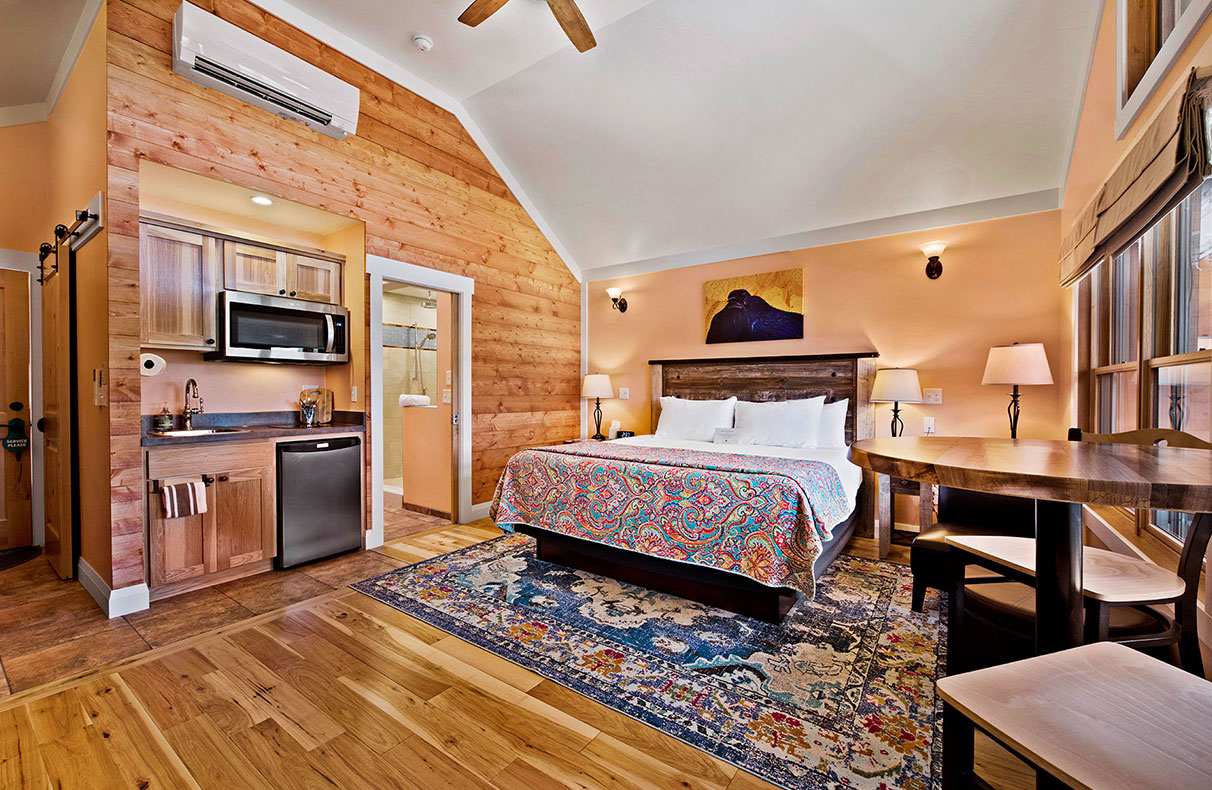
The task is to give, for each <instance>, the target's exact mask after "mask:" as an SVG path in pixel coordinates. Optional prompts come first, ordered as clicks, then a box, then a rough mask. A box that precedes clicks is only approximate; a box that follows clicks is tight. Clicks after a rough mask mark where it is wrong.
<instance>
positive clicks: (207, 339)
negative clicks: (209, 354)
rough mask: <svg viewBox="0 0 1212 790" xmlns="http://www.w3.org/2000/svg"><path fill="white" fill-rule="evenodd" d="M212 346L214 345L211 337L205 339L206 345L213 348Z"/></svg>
mask: <svg viewBox="0 0 1212 790" xmlns="http://www.w3.org/2000/svg"><path fill="white" fill-rule="evenodd" d="M214 344H215V339H214V338H213V337H208V338H206V345H208V346H213V345H214Z"/></svg>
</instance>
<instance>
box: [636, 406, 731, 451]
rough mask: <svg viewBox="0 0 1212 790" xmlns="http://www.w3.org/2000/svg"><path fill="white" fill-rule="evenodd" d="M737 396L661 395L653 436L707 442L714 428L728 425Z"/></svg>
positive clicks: (710, 439)
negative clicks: (710, 398) (707, 398)
mask: <svg viewBox="0 0 1212 790" xmlns="http://www.w3.org/2000/svg"><path fill="white" fill-rule="evenodd" d="M735 409H736V398H729V399H728V400H683V399H682V398H673V397H669V396H666V397H664V398H661V417H660V420H659V421H658V422H657V429H656V436H658V437H660V438H662V439H689V440H691V441H696V442H710V441H712V440H713V439H714V438H715V429H716V428H731V427H732V414H733V411H734V410H735Z"/></svg>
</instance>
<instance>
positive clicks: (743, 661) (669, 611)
mask: <svg viewBox="0 0 1212 790" xmlns="http://www.w3.org/2000/svg"><path fill="white" fill-rule="evenodd" d="M353 588H354V589H355V590H358V591H359V592H362V593H364V594H366V595H369V596H371V597H372V598H375V599H377V600H379V601H382V602H384V603H386V604H388V605H390V606H393V607H395V608H396V609H399V610H400V611H403V612H407V613H408V614H410V615H412V616H414V617H416V618H418V619H420V620H423V621H425V622H427V623H430V624H431V625H434V626H436V627H438V628H440V629H442V630H443V631H447V632H449V633H451V634H454V635H456V636H458V637H460V638H461V639H465V640H466V641H468V642H471V643H472V644H475V645H479V646H480V647H482V648H484V649H485V650H488V651H489V652H492V653H495V654H496V655H498V656H501V657H502V658H506V659H508V660H510V661H512V662H514V663H516V664H520V665H521V666H524V667H526V668H527V669H531V670H533V671H535V672H537V673H538V674H540V675H542V676H543V677H545V678H548V679H550V680H553V681H555V682H556V683H559V684H561V685H563V686H567V687H568V688H570V689H572V690H574V691H576V692H578V693H580V694H583V695H585V696H586V697H589V698H591V699H594V700H597V701H598V702H601V703H602V704H604V705H607V706H609V707H611V708H614V709H615V710H618V711H621V712H622V713H625V714H627V715H628V716H631V717H633V718H635V719H638V720H639V721H642V722H644V723H645V724H648V725H651V726H652V727H655V728H656V729H658V730H660V731H662V732H665V733H668V734H669V735H672V736H673V737H675V738H678V739H679V740H682V741H685V742H686V743H688V744H691V745H692V746H695V747H697V748H699V749H702V750H703V751H705V752H708V753H710V754H713V755H715V756H716V757H719V758H720V759H722V760H725V761H727V762H729V763H732V764H733V765H736V766H738V767H740V768H743V769H744V770H746V771H749V772H751V773H753V774H756V775H757V776H760V777H762V778H763V779H767V780H769V781H771V782H773V783H775V784H778V785H782V786H783V787H788V788H834V787H838V786H841V787H846V788H871V790H883V789H884V788H907V789H909V790H933V789H934V788H938V787H940V786H941V760H940V758H941V743H942V739H941V732H940V727H941V721H942V716H941V703H940V701H939V700H938V699H937V697H936V696H935V693H934V681H935V679H936V678H937V677H939V676H941V674H942V672H943V667H944V666H945V643H946V638H945V625H944V624H942V623H940V622H939V617H938V607H937V606H936V605H927V607H926V611H925V613H923V614H915V613H913V612H912V611H911V610H910V608H909V599H910V588H911V576H910V573H909V568H908V567H906V566H903V565H894V564H892V563H888V562H877V561H873V560H864V559H860V558H857V557H851V556H848V555H842V556H840V557H839V558H838V559H837V560H836V561H835V562H834V563H833V566H832V567H831V568H830V569H829V571H828V573H826V574H825V576H824V577H823V578H822V579H821V581H820V582H819V583H818V585H817V594H816V600H815V601H811V602H807V601H803V600H801V601H800V602H799V603H797V604H796V605H795V607H794V608H793V609H792V610H791V612H790V613H789V614H788V615H787V617H786V619H785V620H784V621H783V622H782V623H781V624H780V625H770V624H767V623H762V622H759V621H756V620H750V619H748V618H745V617H741V616H740V615H734V614H731V613H729V612H724V611H721V610H719V609H714V608H711V607H708V606H703V605H701V604H696V603H692V602H690V601H687V600H685V599H682V598H677V597H675V596H671V595H665V594H664V593H658V592H653V591H652V590H648V589H645V588H642V587H635V586H632V585H627V584H623V583H620V582H617V581H615V580H613V579H609V578H605V577H602V576H594V575H592V574H587V573H581V572H579V571H573V570H570V569H568V568H565V567H563V566H560V565H555V564H552V563H547V562H542V561H540V560H538V559H536V558H535V556H534V542H533V541H532V540H531V539H530V538H528V537H526V536H523V535H508V536H504V537H501V538H496V539H494V540H490V541H488V542H486V543H480V544H478V545H475V546H470V547H468V548H465V549H462V550H460V551H456V552H453V553H450V554H445V555H442V556H440V557H434V558H433V559H430V560H426V561H424V562H420V563H417V564H415V565H411V566H408V567H406V568H400V569H398V570H394V571H390V572H388V573H385V574H383V575H381V576H377V577H375V578H373V579H367V580H366V581H363V582H359V583H357V584H355V585H353Z"/></svg>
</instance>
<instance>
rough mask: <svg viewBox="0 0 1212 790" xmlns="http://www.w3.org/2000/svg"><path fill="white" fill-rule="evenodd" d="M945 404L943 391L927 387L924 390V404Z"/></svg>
mask: <svg viewBox="0 0 1212 790" xmlns="http://www.w3.org/2000/svg"><path fill="white" fill-rule="evenodd" d="M942 402H943V391H942V389H941V388H937V387H926V388H924V389H923V390H922V403H929V404H931V405H934V406H938V405H940V404H941V403H942Z"/></svg>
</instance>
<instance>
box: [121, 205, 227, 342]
mask: <svg viewBox="0 0 1212 790" xmlns="http://www.w3.org/2000/svg"><path fill="white" fill-rule="evenodd" d="M219 257H220V252H219V242H218V240H217V239H214V238H212V237H210V236H204V235H202V234H200V233H189V232H187V231H183V230H176V229H174V228H161V227H159V226H156V225H147V224H143V225H140V227H139V259H140V260H141V261H142V262H143V265H142V266H141V267H140V287H141V289H142V310H141V314H142V315H141V318H142V342H143V345H144V346H148V347H153V348H183V349H196V350H202V351H204V350H207V349H209V348H211V347H212V346H214V344H215V291H216V290H217V287H218V281H219Z"/></svg>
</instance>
